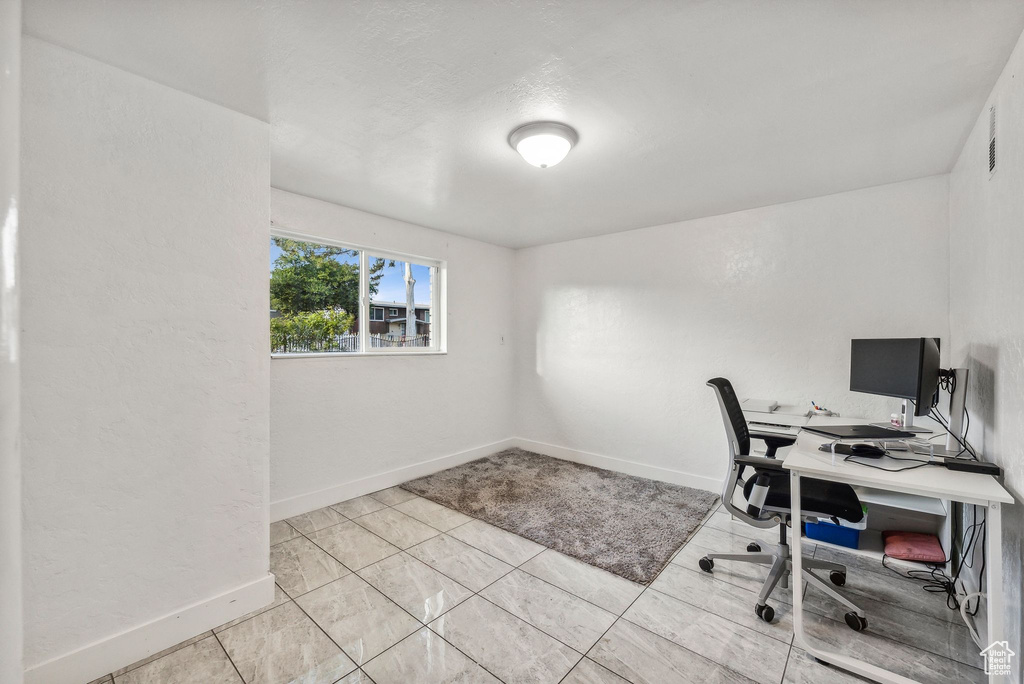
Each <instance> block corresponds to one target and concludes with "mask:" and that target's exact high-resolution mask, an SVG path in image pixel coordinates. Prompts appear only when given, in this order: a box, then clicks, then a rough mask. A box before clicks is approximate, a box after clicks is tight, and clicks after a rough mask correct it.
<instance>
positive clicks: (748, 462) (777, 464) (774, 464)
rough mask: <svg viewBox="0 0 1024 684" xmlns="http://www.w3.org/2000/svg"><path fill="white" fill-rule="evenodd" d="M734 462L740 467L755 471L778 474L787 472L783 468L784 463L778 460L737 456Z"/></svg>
mask: <svg viewBox="0 0 1024 684" xmlns="http://www.w3.org/2000/svg"><path fill="white" fill-rule="evenodd" d="M733 460H734V461H735V462H736V463H737V464H739V465H745V466H750V467H751V468H753V469H754V470H771V471H774V472H778V473H784V472H786V469H785V468H783V467H782V461H780V460H779V459H777V458H765V457H763V456H735V457H734V458H733Z"/></svg>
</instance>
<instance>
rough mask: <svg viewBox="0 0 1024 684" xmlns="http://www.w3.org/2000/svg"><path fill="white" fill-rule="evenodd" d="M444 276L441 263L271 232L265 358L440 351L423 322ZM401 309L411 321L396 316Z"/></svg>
mask: <svg viewBox="0 0 1024 684" xmlns="http://www.w3.org/2000/svg"><path fill="white" fill-rule="evenodd" d="M444 272H445V264H444V262H441V261H436V260H432V259H424V258H418V257H408V256H404V255H400V254H394V253H388V252H382V251H377V250H366V249H363V248H360V247H356V246H353V245H344V244H339V243H333V242H328V241H321V240H316V239H313V238H308V237H304V236H299V235H291V234H288V233H283V232H282V233H276V234H274V235H273V236H271V238H270V338H271V353H272V354H273V355H274V356H294V355H309V354H318V355H319V354H336V353H340V354H388V353H395V352H406V353H417V352H441V351H444V340H443V332H444V331H443V330H441V329H440V327H439V326H435V325H432V323H431V321H432V318H431V316H430V313H431V311H438V310H439V309H440V307H442V306H443V302H444V299H443V297H442V295H443V293H442V292H441V283H442V282H443V281H444ZM378 301H380V302H381V305H378V304H377V302H378ZM385 302H386V303H387V305H385V304H384V303H385ZM391 304H399V305H400V306H390V305H391ZM402 304H404V305H405V306H404V311H412V312H413V316H412V319H411V320H410V319H409V317H408V316H406V315H405V314H403V313H400V312H402V311H403V307H402V306H401V305H402ZM385 308H387V309H389V318H390V320H388V319H387V318H385V316H384V310H385ZM437 320H441V321H443V320H444V319H443V317H442V318H438V319H437ZM360 321H366V325H360Z"/></svg>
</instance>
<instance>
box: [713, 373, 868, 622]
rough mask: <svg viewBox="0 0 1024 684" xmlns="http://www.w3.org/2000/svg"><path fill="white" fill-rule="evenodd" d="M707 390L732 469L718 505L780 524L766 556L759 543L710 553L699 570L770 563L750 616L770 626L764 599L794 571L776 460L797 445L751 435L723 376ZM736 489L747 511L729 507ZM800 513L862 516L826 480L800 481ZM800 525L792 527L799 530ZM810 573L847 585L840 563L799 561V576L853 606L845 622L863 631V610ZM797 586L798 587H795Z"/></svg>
mask: <svg viewBox="0 0 1024 684" xmlns="http://www.w3.org/2000/svg"><path fill="white" fill-rule="evenodd" d="M708 386H709V387H711V388H712V389H713V390H715V394H716V395H717V396H718V404H719V406H720V407H721V409H722V418H723V419H724V421H725V434H726V437H728V439H729V456H730V459H731V467H730V470H729V475H728V477H726V480H725V487H724V489H723V490H722V505H724V506H725V508H726V510H728V511H729V512H730V513H732V515H733V516H735V517H737V518H739V519H740V520H742V521H744V522H745V523H747V524H748V525H752V526H754V527H760V528H769V527H772V526H774V525H778V526H779V544H778V546H776V547H775V550H774V551H772V552H769V553H765V552H762V550H761V545H760V544H758V543H757V542H751V543H750V544H748V545H747V553H709V554H708V555H706V556H704V557H703V558H701V559H700V569H701V570H703V571H704V572H711V571H712V570H713V569H714V567H715V561H716V560H730V561H739V562H741V563H758V564H760V565H770V566H771V569H770V570H769V572H768V578H767V579H766V580H765V581H764V585H762V587H761V593H760V595H759V596H758V599H757V605H755V606H754V612H755V613H756V614H757V616H758V617H759V618H761V619H762V620H764V621H765V622H771V621H772V619H773V618H774V617H775V610H774V609H773V608H772V607H771V606H769V605H768V603H767V599H768V596H770V595H771V593H772V590H773V589H775V586H776V585H777V584H779V583H780V582H781V583H782V586H783V587H786V586H788V585H789V576H790V575H791V574H792V571H793V561H792V556H791V554H790V550H789V544H788V543H787V542H786V527H787V526H788V525H792V521H791V519H790V518H791V513H792V509H791V508H790V490H789V473H788V472H786V471H785V470H784V469H783V468H782V462H781V461H778V460H776V459H775V454H776V452H777V451H778V449H780V448H782V447H785V446H790V445H791V444H793V443H794V442H796V437H791V436H788V435H779V434H766V433H754V432H750V430H748V429H747V421H746V419H745V418H744V417H743V409H741V408H740V402H739V400H738V399H737V398H736V393H735V392H734V391H733V388H732V383H730V382H729V381H728V380H726V379H725V378H713V379H711V380H708ZM751 437H753V438H755V439H760V440H763V441H764V442H765V444H766V445H767V447H768V448H767V451H766V453H765V456H763V457H762V456H752V455H751V454H750V438H751ZM748 466H749V467H751V468H753V471H754V476H753V477H749V478H748V479H746V480H744V479H743V472H744V470H746V468H747V467H748ZM737 485H739V486H742V487H743V498H744V499H746V501H747V507H746V510H742V509H741V508H740V507H738V506H736V505H735V504H734V503H733V498H734V496H735V492H736V487H737ZM800 493H801V503H800V508H801V513H802V514H803V515H804V517H805V518H806V519H809V520H813V521H815V522H816V521H817V519H818V518H842V519H843V520H847V521H849V522H852V523H856V522H860V520H861V519H862V518H863V517H864V513H863V511H862V509H861V505H860V500H859V499H858V498H857V493H856V492H855V491H853V487H851V486H850V485H848V484H842V483H839V482H826V481H824V480H815V479H812V478H803V479H802V480H801V483H800ZM799 525H800V523H799V521H798V522H797V525H796V528H797V529H798V530H799ZM811 570H827V571H828V572H829V579H830V580H831V582H832V584H834V585H836V586H840V587H841V586H843V585H844V584H846V567H845V566H843V565H840V564H839V563H830V562H828V561H823V560H818V559H815V558H807V557H804V558H803V576H804V579H806V580H807V582H808V583H809V584H811V585H813V586H815V587H817V588H818V589H820V590H821V591H823V592H825V594H827V595H828V596H830V597H832V598H834V599H835V600H837V601H839V602H840V603H842V604H844V605H846V606H847V607H849V608H851V611H850V612H848V613H847V614H846V616H845V617H846V624H847V625H849V626H850V627H851V628H852V629H855V630H857V631H858V632H859V631H861V630H863V629H865V628H866V627H867V624H868V623H867V618H866V617H865V615H864V611H863V610H861V609H860V608H859V607H857V606H856V605H855V604H854V603H852V602H851V601H850V600H849V599H847V598H846V597H845V596H843V595H842V594H840V593H839V592H838V591H836V590H835V589H834V588H832V587H831V586H829V585H828V584H826V583H825V582H824V581H823V580H822V579H821V578H819V577H818V576H817V575H815V574H814V573H813V572H811ZM797 585H799V583H797Z"/></svg>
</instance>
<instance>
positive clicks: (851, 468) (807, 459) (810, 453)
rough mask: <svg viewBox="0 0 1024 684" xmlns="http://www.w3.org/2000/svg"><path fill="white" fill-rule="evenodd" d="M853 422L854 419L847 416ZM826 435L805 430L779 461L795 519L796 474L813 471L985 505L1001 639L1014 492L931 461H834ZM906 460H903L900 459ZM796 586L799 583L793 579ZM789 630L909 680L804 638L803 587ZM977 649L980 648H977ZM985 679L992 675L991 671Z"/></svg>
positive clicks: (989, 588)
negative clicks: (1006, 512)
mask: <svg viewBox="0 0 1024 684" xmlns="http://www.w3.org/2000/svg"><path fill="white" fill-rule="evenodd" d="M847 422H848V423H855V422H858V421H850V420H849V419H847ZM823 441H826V440H825V438H823V437H821V436H820V435H814V434H810V433H806V432H803V433H801V434H800V436H799V437H798V438H797V443H796V444H795V445H794V446H793V448H792V449H791V450H790V452H789V453H788V454H787V455H786V458H785V460H784V461H783V462H782V467H783V468H786V469H787V470H789V474H790V491H791V495H792V503H791V506H792V510H793V519H794V521H799V520H801V519H802V516H801V515H800V479H801V478H802V477H813V478H816V479H819V480H830V481H832V482H845V483H847V484H849V485H864V486H868V487H872V488H875V489H883V490H887V491H892V492H898V493H903V494H916V495H920V496H928V497H935V498H938V499H949V500H952V501H961V502H963V503H967V504H977V505H979V506H984V507H985V509H986V515H985V519H986V521H987V523H986V524H987V526H988V530H987V545H986V549H985V550H986V554H987V555H986V563H985V576H986V580H987V585H986V592H987V605H986V608H987V611H988V642H989V643H992V642H994V641H1000V640H1002V639H1004V638H1005V637H1004V634H1003V606H1002V597H1001V596H999V593H1000V592H1001V591H1002V587H1003V561H1002V548H1001V546H1002V516H1001V511H1000V505H1001V504H1004V503H1005V504H1012V503H1013V497H1012V496H1010V495H1009V494H1008V493H1007V491H1006V490H1005V489H1003V488H1002V486H1000V484H999V483H998V482H997V481H996V479H995V478H994V477H991V476H989V475H981V474H978V473H964V472H958V471H953V470H947V469H946V468H943V467H939V466H929V467H924V468H916V469H914V470H906V471H903V472H896V473H894V472H886V471H883V470H876V469H874V468H867V467H865V466H862V465H857V464H855V463H846V462H844V461H843V460H842V456H837V457H836V459H835V463H833V459H832V455H831V454H829V453H825V452H823V451H818V447H819V446H820V445H821V444H822V442H823ZM904 465H905V464H904ZM799 529H800V528H799V527H797V526H794V533H793V535H792V536H793V577H795V578H799V577H801V576H802V575H803V548H802V547H803V543H802V539H801V537H802V535H801V534H799ZM796 586H799V584H797V585H796ZM868 629H869V630H870V629H871V618H870V616H868ZM793 631H794V632H795V634H796V639H797V642H798V643H799V644H800V646H801V647H802V648H803V649H805V650H806V651H807V652H808V653H810V654H811V655H813V656H815V657H816V658H820V659H821V660H824V661H825V662H828V663H832V664H833V665H836V666H837V667H840V668H842V669H844V670H848V671H850V672H854V673H856V674H859V675H861V676H863V677H868V678H869V679H872V680H874V681H876V682H885V683H892V684H909V683H912V682H913V680H911V679H907V678H906V677H902V676H900V675H897V674H894V673H892V672H889V671H887V670H883V669H882V668H880V667H878V666H876V665H872V664H870V663H866V662H864V661H862V660H857V659H856V658H851V657H850V656H846V655H843V654H841V653H835V652H830V651H826V650H823V649H821V648H818V647H816V646H813V645H812V644H811V643H809V642H808V640H807V638H806V636H805V634H804V626H803V592H799V591H794V592H793ZM979 650H980V649H979ZM989 681H991V682H994V681H996V677H995V676H992V677H990V678H989Z"/></svg>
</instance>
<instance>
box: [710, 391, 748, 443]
mask: <svg viewBox="0 0 1024 684" xmlns="http://www.w3.org/2000/svg"><path fill="white" fill-rule="evenodd" d="M708 387H710V388H711V389H713V390H715V395H716V396H717V397H718V405H719V407H720V408H721V409H722V419H723V420H724V421H725V435H726V437H728V439H729V447H730V451H732V454H730V455H731V456H749V455H750V431H749V430H747V419H746V418H744V417H743V409H742V408H740V400H739V399H737V398H736V392H735V390H733V388H732V383H731V382H729V381H728V380H726V379H725V378H711V379H710V380H708Z"/></svg>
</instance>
